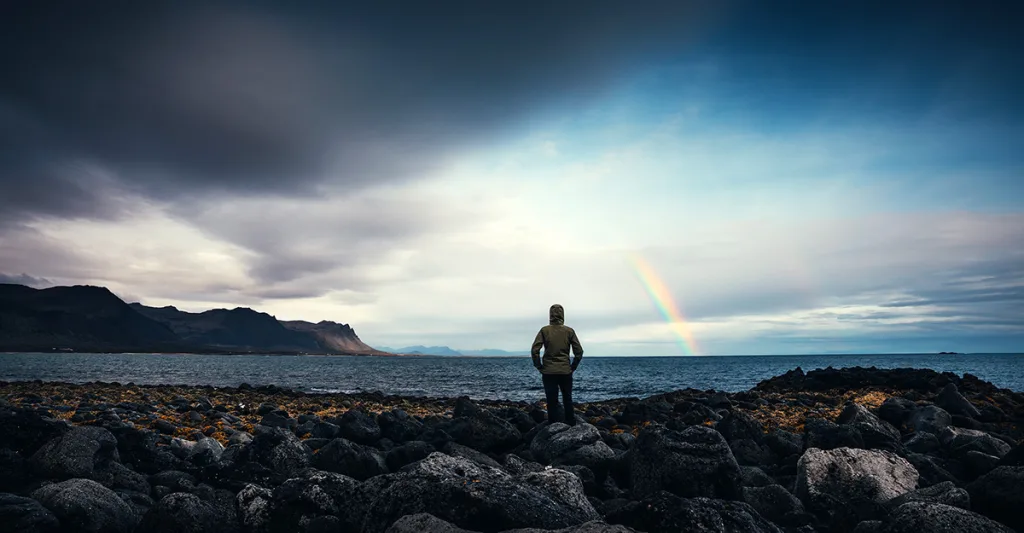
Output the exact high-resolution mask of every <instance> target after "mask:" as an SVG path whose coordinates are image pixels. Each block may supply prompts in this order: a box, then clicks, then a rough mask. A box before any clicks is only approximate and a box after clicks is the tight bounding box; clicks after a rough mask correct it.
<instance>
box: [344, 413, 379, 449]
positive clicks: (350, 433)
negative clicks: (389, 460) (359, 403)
mask: <svg viewBox="0 0 1024 533" xmlns="http://www.w3.org/2000/svg"><path fill="white" fill-rule="evenodd" d="M337 425H338V429H339V431H340V433H341V436H342V437H345V438H346V439H348V440H350V441H352V442H357V443H359V444H375V443H376V442H377V441H378V440H380V426H379V425H377V420H376V419H375V418H373V417H371V416H370V415H368V414H366V413H364V412H362V411H360V410H358V409H349V410H348V411H347V412H346V413H345V414H344V415H342V417H341V418H339V419H338V420H337Z"/></svg>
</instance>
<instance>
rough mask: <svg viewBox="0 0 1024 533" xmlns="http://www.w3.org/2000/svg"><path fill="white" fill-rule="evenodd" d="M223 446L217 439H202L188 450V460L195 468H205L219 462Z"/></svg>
mask: <svg viewBox="0 0 1024 533" xmlns="http://www.w3.org/2000/svg"><path fill="white" fill-rule="evenodd" d="M222 455H224V445H223V444H221V443H220V442H219V441H218V440H217V439H212V438H210V437H203V438H201V439H199V441H198V442H196V444H195V446H192V449H191V450H189V455H188V460H189V461H191V462H192V463H193V464H195V465H197V466H207V465H211V464H213V463H216V462H217V461H220V458H221V456H222Z"/></svg>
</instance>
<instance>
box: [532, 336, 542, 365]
mask: <svg viewBox="0 0 1024 533" xmlns="http://www.w3.org/2000/svg"><path fill="white" fill-rule="evenodd" d="M541 346H544V330H543V329H541V330H540V331H538V332H537V337H536V338H535V339H533V348H532V349H531V350H530V357H532V358H533V366H535V367H537V368H538V369H540V368H542V367H543V366H544V364H543V363H541V362H540V348H541Z"/></svg>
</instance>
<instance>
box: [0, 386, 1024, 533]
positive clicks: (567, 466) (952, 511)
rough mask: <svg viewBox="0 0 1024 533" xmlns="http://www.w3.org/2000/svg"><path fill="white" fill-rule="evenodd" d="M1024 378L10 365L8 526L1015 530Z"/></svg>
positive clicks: (5, 447)
mask: <svg viewBox="0 0 1024 533" xmlns="http://www.w3.org/2000/svg"><path fill="white" fill-rule="evenodd" d="M1022 422H1024V395H1022V394H1021V393H1019V392H1013V391H1008V390H1003V389H998V388H996V387H994V386H992V385H991V384H989V383H986V382H984V381H981V380H979V379H977V378H975V377H973V376H970V375H964V376H956V375H953V374H949V373H938V372H933V371H930V370H911V369H900V370H878V369H864V368H854V369H832V368H829V369H823V370H816V371H811V372H806V373H805V372H804V371H803V370H801V369H796V370H793V371H791V372H788V373H786V374H784V375H782V376H778V377H776V378H772V379H769V380H766V381H764V382H762V383H761V384H759V385H758V386H757V387H755V388H754V389H752V390H750V391H744V392H739V393H724V392H720V391H701V390H694V389H685V390H680V391H675V392H671V393H666V394H661V395H657V396H652V397H648V398H642V399H638V398H627V399H621V400H609V401H604V402H595V403H591V404H582V405H580V406H579V411H578V417H577V424H576V425H575V426H567V425H565V424H561V423H555V424H548V423H547V422H546V413H545V406H544V404H543V402H541V401H538V402H535V403H528V402H501V401H474V400H471V399H469V398H465V397H463V398H456V399H444V398H406V397H397V396H387V395H383V394H379V393H370V394H359V395H341V394H323V395H318V394H306V393H300V392H295V391H289V390H285V389H281V388H278V387H273V386H264V387H251V386H247V385H243V386H240V387H238V388H213V387H175V386H136V385H133V384H127V385H121V384H102V383H92V384H84V385H72V384H63V383H42V382H32V383H27V382H19V383H0V471H2V472H3V474H4V475H2V476H0V531H6V529H4V528H8V529H9V528H15V529H11V530H12V531H26V532H35V531H38V532H59V531H112V532H122V531H123V532H135V531H139V532H146V533H153V532H159V531H182V532H205V531H218V532H226V533H233V532H239V533H241V532H261V533H264V532H265V533H274V532H278V531H299V532H306V533H312V532H318V531H324V532H327V531H331V532H364V531H365V532H371V531H372V532H386V531H391V532H394V533H402V532H404V531H439V532H444V531H449V532H453V533H455V532H466V533H474V532H476V533H484V532H487V533H490V532H497V531H503V532H509V531H516V532H518V533H526V532H542V531H560V532H563V533H624V532H630V531H648V532H656V531H673V532H676V531H698V532H701V531H716V532H761V531H767V532H776V531H780V532H781V531H786V532H787V533H789V532H792V533H796V532H800V533H811V532H814V531H820V532H846V531H861V532H870V531H879V532H886V533H893V532H902V531H915V532H919V531H939V532H941V531H968V532H973V531H979V532H981V531H986V532H987V531H997V532H1002V531H1012V530H1013V528H1016V529H1018V530H1024V519H1021V518H1020V517H1021V516H1022V513H1021V512H1020V509H1024V499H1022V496H1021V495H1022V494H1024V460H1022V457H1024V451H1022V449H1024V448H1022V447H1021V446H1020V442H1021V438H1022V437H1024V435H1022V431H1024V430H1022V428H1024V423H1022Z"/></svg>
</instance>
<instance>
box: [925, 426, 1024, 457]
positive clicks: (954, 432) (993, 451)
mask: <svg viewBox="0 0 1024 533" xmlns="http://www.w3.org/2000/svg"><path fill="white" fill-rule="evenodd" d="M939 442H941V443H942V445H943V446H946V447H947V448H949V450H950V451H951V452H952V453H954V454H955V455H959V456H961V457H963V456H965V455H966V454H967V452H970V451H977V452H981V453H984V454H987V455H994V456H996V457H1003V456H1004V455H1006V454H1008V453H1010V448H1011V446H1010V445H1009V444H1007V443H1005V442H1003V441H1001V440H999V439H997V438H995V437H993V436H992V435H989V434H988V433H985V432H984V431H978V430H975V429H962V428H956V427H947V428H945V429H943V430H942V431H941V432H939Z"/></svg>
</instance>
